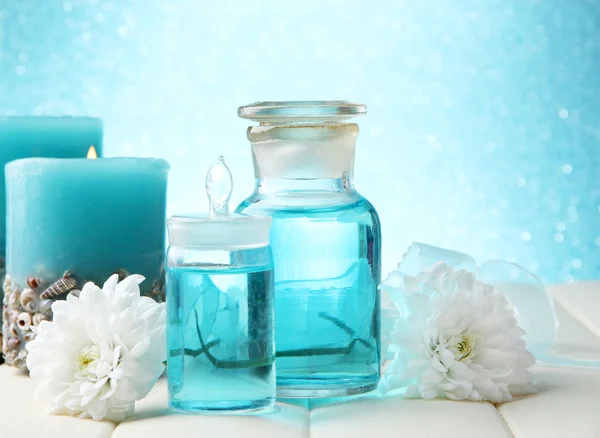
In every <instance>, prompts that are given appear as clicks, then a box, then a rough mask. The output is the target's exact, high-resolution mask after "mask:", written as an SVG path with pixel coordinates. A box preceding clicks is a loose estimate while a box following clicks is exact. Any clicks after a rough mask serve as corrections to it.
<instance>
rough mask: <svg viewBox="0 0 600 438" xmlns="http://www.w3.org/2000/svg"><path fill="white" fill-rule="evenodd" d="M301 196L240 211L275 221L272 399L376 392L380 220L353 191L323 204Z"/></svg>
mask: <svg viewBox="0 0 600 438" xmlns="http://www.w3.org/2000/svg"><path fill="white" fill-rule="evenodd" d="M327 196H329V195H327ZM333 196H335V195H333ZM301 197H302V194H301V193H295V194H293V195H292V197H290V198H289V199H287V200H286V199H285V196H278V197H276V198H265V197H260V196H256V195H253V196H252V197H250V198H248V199H247V200H246V201H244V202H243V203H242V204H241V205H240V206H239V207H238V210H237V211H238V212H244V213H245V214H250V215H257V216H271V217H272V219H273V222H272V225H271V245H272V250H273V259H274V277H275V321H276V331H275V338H276V346H277V395H278V396H280V397H340V396H346V395H353V394H360V393H364V392H367V391H370V390H373V389H375V388H376V387H377V383H378V381H379V373H380V370H379V367H380V357H379V355H380V319H379V318H380V317H379V307H380V298H379V292H378V289H377V286H378V284H379V281H380V276H381V274H380V252H381V249H380V241H381V238H380V225H379V218H378V216H377V213H376V212H375V210H374V208H373V207H372V205H371V204H370V203H369V202H368V201H367V200H366V199H364V198H363V197H362V196H360V195H359V194H358V193H356V192H353V193H351V194H348V193H345V194H342V195H340V196H339V199H338V200H339V201H340V202H339V203H333V202H331V203H323V202H317V204H329V205H328V206H327V205H326V206H316V207H310V206H299V205H298V204H302V202H301V201H299V198H301ZM316 199H317V200H318V197H317V198H316ZM310 200H312V201H315V195H314V194H313V195H311V197H310ZM342 201H343V202H342ZM294 204H295V205H298V206H293V205H294ZM282 205H287V207H282Z"/></svg>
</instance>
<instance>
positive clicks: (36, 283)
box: [27, 277, 41, 289]
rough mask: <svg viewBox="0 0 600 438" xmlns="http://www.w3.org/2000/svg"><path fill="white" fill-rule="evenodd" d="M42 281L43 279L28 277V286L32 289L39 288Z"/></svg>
mask: <svg viewBox="0 0 600 438" xmlns="http://www.w3.org/2000/svg"><path fill="white" fill-rule="evenodd" d="M40 283H41V281H40V280H39V279H38V278H35V277H27V286H29V287H30V288H31V289H37V288H38V287H40Z"/></svg>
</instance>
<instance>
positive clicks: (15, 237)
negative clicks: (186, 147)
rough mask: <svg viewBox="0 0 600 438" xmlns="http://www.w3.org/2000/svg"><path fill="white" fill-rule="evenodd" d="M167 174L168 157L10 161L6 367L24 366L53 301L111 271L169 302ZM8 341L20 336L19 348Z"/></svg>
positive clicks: (101, 282) (8, 170) (5, 333)
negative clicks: (27, 347) (133, 277)
mask: <svg viewBox="0 0 600 438" xmlns="http://www.w3.org/2000/svg"><path fill="white" fill-rule="evenodd" d="M168 170H169V165H168V163H167V162H166V161H164V160H158V159H152V158H104V159H98V160H87V159H47V158H28V159H22V160H17V161H13V162H11V163H9V164H7V165H6V169H5V173H6V189H7V190H6V191H7V265H6V274H7V279H6V280H5V284H4V290H5V294H6V303H7V304H6V306H5V310H6V311H5V315H4V317H5V321H4V324H3V332H4V337H5V342H4V344H5V346H4V354H5V356H6V359H7V363H12V364H13V365H15V366H18V367H23V366H24V361H23V359H24V358H25V355H26V352H24V350H23V349H22V346H23V344H24V343H26V341H27V340H28V338H32V337H33V336H34V335H33V334H32V333H31V326H32V325H36V324H37V323H39V322H40V321H41V320H43V319H49V318H51V313H50V310H49V307H50V304H51V303H52V301H53V300H54V299H61V298H64V297H65V296H66V295H67V293H75V294H76V293H77V291H78V289H80V288H81V287H82V286H83V284H84V283H85V282H86V281H93V282H95V283H96V284H98V285H102V284H103V283H104V281H105V280H106V279H107V278H108V277H109V276H110V275H111V274H113V273H115V272H118V273H120V274H121V275H122V276H124V275H127V274H129V273H136V274H141V275H143V276H145V277H146V281H145V282H144V283H142V284H141V291H142V293H143V294H146V295H150V296H152V297H153V298H156V299H159V300H162V299H163V298H164V270H163V265H164V254H165V214H166V189H167V173H168ZM71 289H74V291H71ZM53 295H56V296H53ZM30 298H31V300H30ZM19 315H20V316H19ZM22 319H24V320H25V321H22ZM12 339H18V340H19V342H18V343H17V341H13V344H15V345H14V348H11V344H10V343H11V340H12Z"/></svg>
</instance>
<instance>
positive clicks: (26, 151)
mask: <svg viewBox="0 0 600 438" xmlns="http://www.w3.org/2000/svg"><path fill="white" fill-rule="evenodd" d="M92 145H93V146H94V147H95V149H96V152H97V154H98V156H102V120H100V119H96V118H92V117H28V116H17V117H12V116H11V117H3V116H0V168H1V169H2V172H4V165H5V164H6V163H8V162H9V161H13V160H17V159H19V158H28V157H50V158H85V157H86V156H87V152H88V150H89V148H90V146H92ZM4 181H5V180H4V174H3V175H2V177H1V178H0V184H1V185H2V186H1V188H0V221H1V222H0V257H2V259H4V250H5V245H6V234H5V230H6V224H5V218H6V214H5V212H6V210H5V202H6V200H5V191H6V190H5V186H4ZM2 261H3V260H2ZM2 261H0V263H1V262H2Z"/></svg>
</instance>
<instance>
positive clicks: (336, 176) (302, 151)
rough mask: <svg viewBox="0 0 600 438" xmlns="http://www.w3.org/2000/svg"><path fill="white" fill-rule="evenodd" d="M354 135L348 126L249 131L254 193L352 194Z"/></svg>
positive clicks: (270, 127) (275, 127) (355, 130)
mask: <svg viewBox="0 0 600 438" xmlns="http://www.w3.org/2000/svg"><path fill="white" fill-rule="evenodd" d="M357 134H358V126H357V125H355V124H349V123H321V124H306V125H261V126H254V127H250V128H249V129H248V138H249V140H250V141H251V143H252V156H253V161H254V172H255V175H256V182H257V189H258V191H260V192H281V191H292V192H299V191H309V192H313V191H334V192H336V191H344V190H353V189H354V181H353V176H354V151H355V146H356V136H357Z"/></svg>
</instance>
